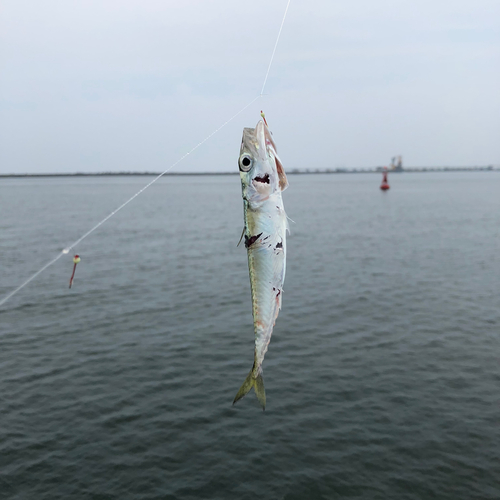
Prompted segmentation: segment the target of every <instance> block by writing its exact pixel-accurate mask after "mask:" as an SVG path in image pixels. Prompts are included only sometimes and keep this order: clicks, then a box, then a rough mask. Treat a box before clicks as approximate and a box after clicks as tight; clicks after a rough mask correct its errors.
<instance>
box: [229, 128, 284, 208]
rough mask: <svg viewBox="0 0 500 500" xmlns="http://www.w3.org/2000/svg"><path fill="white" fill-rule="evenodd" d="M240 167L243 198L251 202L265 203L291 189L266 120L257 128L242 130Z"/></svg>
mask: <svg viewBox="0 0 500 500" xmlns="http://www.w3.org/2000/svg"><path fill="white" fill-rule="evenodd" d="M238 166H239V169H240V177H241V187H242V190H243V198H244V199H245V200H247V201H249V202H256V203H258V202H261V201H265V200H267V199H268V198H269V196H271V195H272V194H274V193H276V192H280V191H283V190H285V189H286V188H287V187H288V181H287V178H286V174H285V170H284V168H283V165H282V163H281V160H280V159H279V157H278V153H277V152H276V145H275V143H274V140H273V138H272V136H271V132H270V131H269V129H268V128H267V125H266V123H265V122H264V120H260V121H259V122H258V123H257V125H256V127H255V128H244V129H243V138H242V140H241V149H240V158H239V160H238Z"/></svg>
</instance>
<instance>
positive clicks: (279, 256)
mask: <svg viewBox="0 0 500 500" xmlns="http://www.w3.org/2000/svg"><path fill="white" fill-rule="evenodd" d="M248 213H249V218H248V221H247V225H246V227H247V230H248V231H247V236H248V237H249V238H250V237H252V236H255V235H258V234H260V237H259V238H258V239H257V240H256V241H255V243H253V244H252V245H251V246H250V247H249V248H248V268H249V272H250V284H251V290H252V309H253V310H252V312H253V321H254V332H255V366H254V370H255V371H256V372H258V373H260V371H261V365H262V362H263V361H264V356H265V354H266V352H267V348H268V345H269V342H270V340H271V335H272V331H273V326H274V324H275V322H276V318H277V317H278V313H279V310H280V308H281V300H282V292H283V281H284V279H285V265H286V215H285V212H284V210H283V202H282V200H281V195H279V196H273V197H270V198H269V200H267V201H266V202H265V203H263V204H261V205H260V206H259V207H258V208H257V209H254V210H249V211H248Z"/></svg>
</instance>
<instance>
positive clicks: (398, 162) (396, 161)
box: [391, 155, 403, 172]
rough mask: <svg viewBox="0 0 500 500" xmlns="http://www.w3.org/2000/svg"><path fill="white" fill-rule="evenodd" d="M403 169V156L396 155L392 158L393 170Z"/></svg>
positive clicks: (400, 170) (399, 170)
mask: <svg viewBox="0 0 500 500" xmlns="http://www.w3.org/2000/svg"><path fill="white" fill-rule="evenodd" d="M402 171H403V157H402V156H401V155H399V156H394V157H393V158H392V159H391V172H402Z"/></svg>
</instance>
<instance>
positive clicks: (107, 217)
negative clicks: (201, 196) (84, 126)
mask: <svg viewBox="0 0 500 500" xmlns="http://www.w3.org/2000/svg"><path fill="white" fill-rule="evenodd" d="M290 1H291V0H288V3H287V5H286V9H285V14H284V15H283V19H282V21H281V26H280V29H279V32H278V37H277V38H276V43H275V44H274V48H273V52H272V55H271V60H270V61H269V66H268V67H267V72H266V76H265V78H264V84H263V85H262V90H261V92H260V94H259V95H257V96H256V97H254V98H253V99H252V100H251V101H250V102H249V103H248V104H246V105H245V106H244V107H243V108H241V109H240V110H239V111H238V112H237V113H236V114H234V115H233V116H232V117H231V118H229V119H228V120H226V121H225V122H224V123H223V124H222V125H220V126H219V127H218V128H216V129H215V130H214V131H213V132H212V133H211V134H209V135H207V137H205V139H203V140H202V141H200V142H199V143H198V144H196V146H194V147H193V148H192V149H190V150H189V151H188V152H187V153H186V154H184V155H183V156H181V157H180V158H179V159H178V160H177V161H176V162H174V163H172V165H170V166H169V167H168V168H167V169H165V170H164V171H163V172H162V173H161V174H159V175H157V176H156V177H155V178H154V179H153V180H152V181H151V182H149V183H148V184H146V185H145V186H144V187H143V188H142V189H140V190H139V191H137V193H135V194H134V195H133V196H131V197H130V198H129V199H128V200H127V201H125V202H124V203H122V204H121V205H120V206H119V207H118V208H116V209H115V210H113V211H112V212H111V213H110V214H109V215H107V216H106V217H104V219H102V220H101V221H100V222H98V223H97V224H96V225H95V226H94V227H93V228H91V229H90V230H89V231H87V232H86V233H85V234H84V235H83V236H81V237H80V238H78V239H77V240H76V241H74V242H73V243H72V244H71V245H69V246H67V247H65V248H64V250H62V251H61V252H60V253H59V254H58V255H57V256H56V257H55V258H53V259H52V260H51V261H50V262H48V263H47V264H45V265H44V266H43V267H42V268H41V269H39V270H38V271H37V272H36V273H35V274H33V275H32V276H31V277H30V278H28V279H27V280H26V281H25V282H24V283H22V284H21V285H19V286H18V287H17V288H16V289H15V290H13V291H12V292H10V293H8V294H7V295H6V296H5V297H4V298H3V299H1V300H0V306H2V305H3V304H5V303H6V302H7V301H8V300H9V299H10V298H11V297H13V296H14V295H15V294H16V293H18V292H19V291H21V290H22V289H23V288H24V287H25V286H26V285H28V284H29V283H30V282H31V281H33V280H34V279H35V278H36V277H37V276H38V275H39V274H41V273H42V272H43V271H45V269H47V268H48V267H50V266H51V265H52V264H54V263H56V262H57V261H58V260H59V259H60V258H61V257H62V256H63V255H66V254H68V253H69V252H70V250H71V249H72V248H74V247H75V246H76V245H78V244H79V243H80V242H81V241H83V240H84V239H85V238H87V236H90V235H91V234H92V233H93V232H94V231H95V230H96V229H98V228H99V227H101V226H102V225H103V224H104V223H105V222H106V221H108V220H109V219H111V217H113V216H114V215H115V214H117V213H118V212H119V211H120V210H121V209H122V208H125V207H126V206H127V205H128V204H129V203H130V202H131V201H133V200H135V198H137V197H138V196H139V195H140V194H141V193H143V192H144V191H146V189H148V187H150V186H151V185H153V184H154V183H155V182H156V181H157V180H158V179H160V178H161V177H163V176H164V175H165V174H166V173H168V172H170V170H172V169H173V168H174V167H175V166H176V165H178V164H179V163H180V162H181V161H182V160H184V159H185V158H186V157H187V156H189V155H190V154H191V153H193V152H194V151H196V150H197V149H198V148H199V147H200V146H202V145H203V144H205V142H207V141H208V140H209V139H210V138H211V137H213V136H214V135H215V134H216V133H217V132H219V131H220V130H221V129H223V128H224V127H225V126H226V125H227V124H228V123H230V122H232V121H233V120H234V119H235V118H236V117H237V116H238V115H240V114H241V113H243V111H245V109H247V108H248V107H249V106H251V105H252V104H253V103H254V102H255V101H256V100H257V99H259V98H261V97H263V93H264V88H265V86H266V83H267V78H268V77H269V72H270V71H271V66H272V64H273V59H274V54H275V53H276V47H277V46H278V42H279V39H280V36H281V31H282V30H283V24H284V23H285V18H286V14H287V12H288V7H289V6H290Z"/></svg>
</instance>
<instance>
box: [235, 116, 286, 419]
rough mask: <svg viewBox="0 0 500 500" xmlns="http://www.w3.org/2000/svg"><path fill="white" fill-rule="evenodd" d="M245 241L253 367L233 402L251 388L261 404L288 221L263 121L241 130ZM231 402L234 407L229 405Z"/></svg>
mask: <svg viewBox="0 0 500 500" xmlns="http://www.w3.org/2000/svg"><path fill="white" fill-rule="evenodd" d="M238 163H239V168H240V177H241V187H242V195H243V213H244V223H245V227H244V233H243V235H244V238H245V246H246V248H247V253H248V269H249V273H250V286H251V291H252V313H253V323H254V332H255V352H254V364H253V367H252V369H251V370H250V373H249V374H248V376H247V378H246V380H245V382H244V383H243V385H242V386H241V388H240V390H239V391H238V394H237V395H236V397H235V399H234V403H236V401H238V400H239V399H241V398H242V397H243V396H245V394H247V393H248V392H249V391H250V389H251V388H252V387H253V388H254V390H255V393H256V395H257V398H258V400H259V402H260V403H261V405H262V408H263V409H264V408H265V405H266V395H265V390H264V382H263V379H262V363H263V361H264V356H265V354H266V352H267V348H268V346H269V342H270V340H271V335H272V332H273V327H274V324H275V322H276V318H277V317H278V314H279V311H280V309H281V301H282V297H283V282H284V280H285V269H286V232H287V228H288V227H287V217H286V214H285V209H284V207H283V200H282V197H281V193H282V191H283V190H285V189H286V188H287V186H288V181H287V178H286V174H285V171H284V169H283V165H282V164H281V161H280V159H279V157H278V154H277V152H276V146H275V144H274V141H273V139H272V136H271V133H270V132H269V129H268V128H267V125H266V123H265V122H264V121H263V120H260V121H259V122H258V123H257V126H256V127H255V128H245V129H244V130H243V139H242V143H241V151H240V158H239V162H238ZM234 403H233V404H234Z"/></svg>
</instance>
